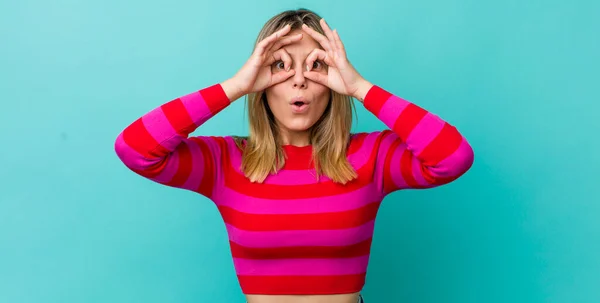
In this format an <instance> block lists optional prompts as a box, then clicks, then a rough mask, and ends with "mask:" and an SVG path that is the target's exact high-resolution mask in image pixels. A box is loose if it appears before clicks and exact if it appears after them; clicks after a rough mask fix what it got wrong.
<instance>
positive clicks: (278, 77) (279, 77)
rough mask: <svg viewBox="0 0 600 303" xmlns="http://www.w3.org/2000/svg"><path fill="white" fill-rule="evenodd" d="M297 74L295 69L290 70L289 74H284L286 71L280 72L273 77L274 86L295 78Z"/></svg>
mask: <svg viewBox="0 0 600 303" xmlns="http://www.w3.org/2000/svg"><path fill="white" fill-rule="evenodd" d="M295 73H296V70H295V69H290V70H289V71H287V72H284V71H282V72H278V73H276V74H274V75H273V77H272V78H271V79H272V83H273V84H277V83H281V82H283V81H285V80H287V78H289V77H291V76H293V75H294V74H295Z"/></svg>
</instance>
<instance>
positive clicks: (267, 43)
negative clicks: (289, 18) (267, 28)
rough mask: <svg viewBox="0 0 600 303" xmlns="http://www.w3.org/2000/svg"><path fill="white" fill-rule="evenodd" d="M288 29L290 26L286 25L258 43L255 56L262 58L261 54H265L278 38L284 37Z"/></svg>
mask: <svg viewBox="0 0 600 303" xmlns="http://www.w3.org/2000/svg"><path fill="white" fill-rule="evenodd" d="M290 28H291V27H290V25H289V24H287V25H286V26H284V27H283V28H282V29H280V30H278V31H276V32H274V33H272V34H271V35H269V36H268V37H267V38H265V39H263V40H262V41H260V42H259V43H258V44H257V45H256V54H257V55H259V56H262V55H263V54H265V53H266V52H267V50H268V49H269V48H270V47H271V44H273V43H274V42H275V41H276V40H277V39H279V37H281V36H283V35H285V34H286V33H287V32H289V31H290Z"/></svg>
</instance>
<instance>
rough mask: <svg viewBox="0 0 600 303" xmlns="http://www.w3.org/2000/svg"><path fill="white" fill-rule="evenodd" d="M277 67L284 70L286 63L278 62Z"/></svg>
mask: <svg viewBox="0 0 600 303" xmlns="http://www.w3.org/2000/svg"><path fill="white" fill-rule="evenodd" d="M275 67H276V68H278V69H284V68H285V63H283V61H277V62H276V63H275Z"/></svg>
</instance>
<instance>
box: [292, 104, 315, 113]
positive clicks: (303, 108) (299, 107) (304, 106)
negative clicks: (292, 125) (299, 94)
mask: <svg viewBox="0 0 600 303" xmlns="http://www.w3.org/2000/svg"><path fill="white" fill-rule="evenodd" d="M309 105H310V104H308V103H302V105H296V104H294V103H292V105H291V106H292V111H293V112H294V113H297V114H301V113H304V112H306V111H307V110H308V106H309Z"/></svg>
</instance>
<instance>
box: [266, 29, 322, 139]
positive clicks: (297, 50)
mask: <svg viewBox="0 0 600 303" xmlns="http://www.w3.org/2000/svg"><path fill="white" fill-rule="evenodd" d="M297 33H302V34H303V35H302V39H301V40H300V41H297V42H295V43H292V44H288V45H286V46H284V47H283V48H284V49H285V50H286V51H287V53H288V54H289V55H290V57H291V59H292V63H291V66H290V68H291V69H295V70H296V72H295V74H294V75H293V76H291V77H289V78H288V79H286V80H285V81H283V82H281V83H278V84H275V85H273V86H271V87H269V88H267V89H266V90H265V94H266V97H267V103H268V104H269V107H270V109H271V111H272V112H273V115H274V116H275V120H276V123H277V125H278V126H279V129H280V131H281V132H286V133H288V134H290V135H294V134H296V135H297V134H298V133H303V132H308V130H309V129H310V128H311V127H312V126H313V125H314V124H315V122H317V120H319V118H321V115H322V114H323V112H324V111H325V108H326V107H327V104H328V102H329V96H330V92H331V91H330V89H329V87H327V86H324V85H321V84H319V83H316V82H314V81H312V80H309V79H308V78H305V77H304V74H303V71H306V64H307V63H306V59H307V57H308V55H309V54H310V52H311V51H312V50H313V49H315V48H321V47H320V44H319V43H318V42H317V41H315V40H314V39H313V38H312V37H310V36H309V35H308V34H307V33H305V32H303V31H302V30H294V31H291V32H290V33H288V35H289V36H292V35H295V34H297ZM271 71H272V73H277V72H282V71H284V63H283V61H276V62H275V63H273V65H272V66H271ZM312 71H314V72H319V73H323V74H324V75H327V66H326V65H325V64H324V63H323V62H322V61H321V60H316V61H315V62H314V63H313V66H312ZM297 97H300V98H304V102H305V103H306V104H305V105H303V107H301V108H298V107H297V106H296V105H294V104H293V103H294V100H293V99H294V98H297Z"/></svg>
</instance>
